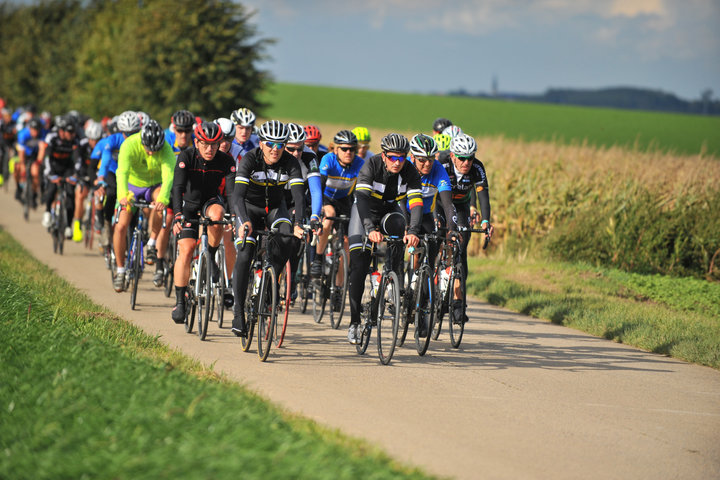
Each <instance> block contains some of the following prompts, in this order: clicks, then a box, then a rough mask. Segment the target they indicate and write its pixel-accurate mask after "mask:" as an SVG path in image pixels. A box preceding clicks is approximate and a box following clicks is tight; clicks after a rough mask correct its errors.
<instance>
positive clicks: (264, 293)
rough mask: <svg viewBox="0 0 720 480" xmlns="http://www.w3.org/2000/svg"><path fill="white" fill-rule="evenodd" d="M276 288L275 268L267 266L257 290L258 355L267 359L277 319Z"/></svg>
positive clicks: (261, 359)
mask: <svg viewBox="0 0 720 480" xmlns="http://www.w3.org/2000/svg"><path fill="white" fill-rule="evenodd" d="M277 304H278V289H277V278H276V276H275V269H274V268H273V267H272V266H267V267H265V269H263V275H262V280H261V282H260V290H259V292H258V322H257V323H258V341H257V344H258V357H260V361H262V362H264V361H265V360H267V357H268V354H269V353H270V346H271V345H272V341H273V333H274V331H275V322H276V321H277Z"/></svg>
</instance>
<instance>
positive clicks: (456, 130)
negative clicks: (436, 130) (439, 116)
mask: <svg viewBox="0 0 720 480" xmlns="http://www.w3.org/2000/svg"><path fill="white" fill-rule="evenodd" d="M442 133H444V134H445V135H447V136H448V137H450V138H455V137H457V136H458V135H462V133H463V131H462V128H460V127H458V126H457V125H450V126H449V127H446V128H445V130H443V131H442Z"/></svg>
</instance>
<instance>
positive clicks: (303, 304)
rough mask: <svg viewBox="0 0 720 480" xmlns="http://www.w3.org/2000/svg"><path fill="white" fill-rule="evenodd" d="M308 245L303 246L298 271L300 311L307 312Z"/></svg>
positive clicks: (308, 287)
mask: <svg viewBox="0 0 720 480" xmlns="http://www.w3.org/2000/svg"><path fill="white" fill-rule="evenodd" d="M306 252H307V245H306V246H304V247H303V250H302V257H301V258H300V268H299V271H298V274H297V275H298V279H297V287H298V290H299V292H298V295H300V313H305V312H307V305H308V300H309V299H310V293H311V289H310V259H309V258H308V255H307V253H306Z"/></svg>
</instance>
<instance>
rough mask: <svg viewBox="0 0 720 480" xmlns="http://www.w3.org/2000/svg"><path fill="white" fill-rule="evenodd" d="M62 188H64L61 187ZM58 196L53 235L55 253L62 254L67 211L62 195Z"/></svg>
mask: <svg viewBox="0 0 720 480" xmlns="http://www.w3.org/2000/svg"><path fill="white" fill-rule="evenodd" d="M61 188H64V187H61ZM59 195H60V202H58V212H57V217H56V218H57V222H58V224H57V225H58V228H57V232H55V235H57V239H58V240H57V241H58V248H57V253H59V254H60V255H62V254H63V247H64V245H65V227H67V209H66V208H65V202H64V201H63V199H62V198H63V196H62V193H59Z"/></svg>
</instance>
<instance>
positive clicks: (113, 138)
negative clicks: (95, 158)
mask: <svg viewBox="0 0 720 480" xmlns="http://www.w3.org/2000/svg"><path fill="white" fill-rule="evenodd" d="M124 141H125V135H123V134H122V133H120V132H118V133H113V134H112V135H110V136H109V137H107V138H103V139H102V140H100V142H98V145H100V144H102V147H101V148H102V150H101V152H102V153H101V158H102V160H101V161H100V168H99V169H98V177H106V176H107V174H108V172H115V171H117V167H118V155H119V153H120V147H121V146H122V144H123V142H124ZM96 148H97V146H96Z"/></svg>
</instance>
